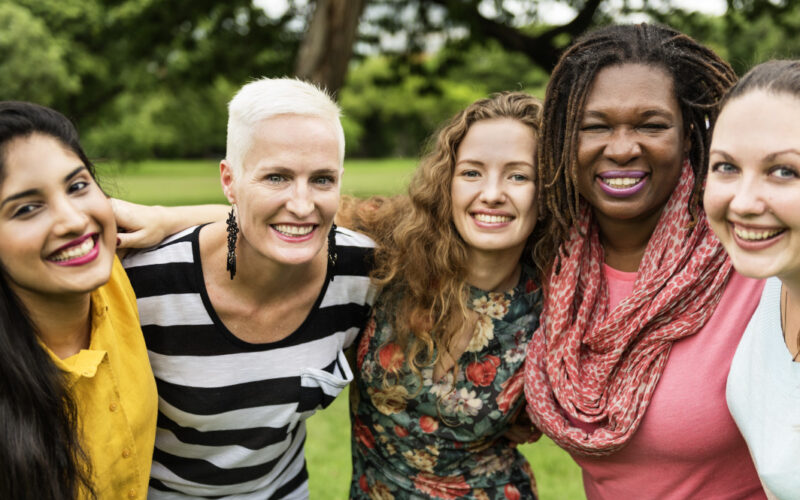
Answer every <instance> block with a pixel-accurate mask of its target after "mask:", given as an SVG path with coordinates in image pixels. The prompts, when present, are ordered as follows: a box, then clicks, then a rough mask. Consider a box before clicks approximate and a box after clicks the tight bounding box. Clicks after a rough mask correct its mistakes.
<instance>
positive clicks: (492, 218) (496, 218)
mask: <svg viewBox="0 0 800 500" xmlns="http://www.w3.org/2000/svg"><path fill="white" fill-rule="evenodd" d="M473 217H474V218H475V220H476V221H478V222H484V223H486V224H498V223H501V222H511V219H512V217H510V216H508V215H489V214H474V215H473Z"/></svg>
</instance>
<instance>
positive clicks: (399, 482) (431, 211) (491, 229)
mask: <svg viewBox="0 0 800 500" xmlns="http://www.w3.org/2000/svg"><path fill="white" fill-rule="evenodd" d="M540 114H541V105H540V103H539V101H538V100H537V99H535V98H533V97H530V96H529V95H527V94H523V93H519V92H515V93H503V94H498V95H495V96H493V97H491V98H489V99H481V100H479V101H477V102H475V103H473V104H472V105H470V106H469V107H467V108H466V109H465V110H463V111H462V112H460V113H458V114H457V115H456V116H455V117H454V118H453V119H452V120H450V122H448V123H447V124H446V125H445V126H444V127H443V128H442V129H441V131H440V132H439V133H438V135H437V139H436V142H435V143H434V145H433V147H432V150H431V152H430V153H429V154H428V156H426V157H425V158H424V159H423V160H422V163H421V165H420V167H419V168H418V169H417V171H416V172H415V175H414V177H413V179H412V181H411V184H410V186H409V196H408V197H407V198H397V199H392V200H389V201H387V202H385V203H384V204H383V205H380V206H377V208H376V205H375V202H374V201H372V202H367V203H366V204H364V205H361V206H360V207H357V208H359V210H357V216H356V217H355V220H354V222H356V227H355V229H361V230H364V231H366V232H367V233H369V234H370V235H371V236H373V238H375V239H376V242H377V245H378V246H377V248H376V253H375V270H374V271H373V273H372V277H373V279H374V280H375V281H376V282H377V284H378V285H379V286H380V287H381V294H380V296H379V298H378V299H377V301H376V305H375V307H374V309H373V314H372V318H371V319H370V321H369V323H368V325H367V327H366V329H365V331H364V332H363V333H362V335H361V338H360V342H359V344H358V350H357V360H356V367H355V371H356V379H357V387H354V388H353V390H352V393H351V394H352V396H353V408H352V425H353V433H352V436H353V445H352V450H353V483H352V486H351V491H350V496H351V498H374V497H376V496H378V497H380V498H391V497H395V498H400V497H402V498H407V497H425V496H430V497H438V498H457V497H464V496H469V497H474V498H520V497H522V498H533V497H534V496H535V485H534V481H533V474H532V472H531V470H530V467H529V465H528V463H527V461H526V460H525V458H524V457H523V456H522V455H521V454H520V453H519V452H518V451H517V450H516V449H515V447H514V443H513V442H512V441H511V440H510V439H509V437H507V436H506V434H507V433H508V432H509V429H510V428H511V425H512V422H513V420H514V419H515V417H516V415H517V413H518V412H519V410H520V409H521V407H522V405H523V403H524V398H522V362H523V358H524V353H525V349H526V346H527V343H528V340H529V339H530V337H531V334H532V333H533V331H534V330H535V328H536V326H537V325H538V311H539V304H540V299H541V291H540V289H539V287H538V284H537V283H538V282H539V280H538V278H537V272H536V271H535V268H534V265H533V261H532V258H531V243H532V242H533V241H535V240H536V239H537V237H536V235H535V231H534V227H535V226H536V223H537V214H538V212H537V209H536V207H537V186H536V183H535V181H534V178H535V172H536V170H535V152H536V143H537V137H538V129H539V120H540ZM350 208H351V209H352V207H350ZM348 211H350V210H344V211H343V212H344V214H343V212H340V214H343V215H345V218H347V217H346V216H347V213H346V212H348ZM358 216H360V217H358Z"/></svg>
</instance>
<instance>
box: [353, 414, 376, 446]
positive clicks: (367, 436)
mask: <svg viewBox="0 0 800 500" xmlns="http://www.w3.org/2000/svg"><path fill="white" fill-rule="evenodd" d="M353 435H355V437H356V441H358V442H359V443H361V444H362V445H364V446H365V447H367V448H369V449H370V450H371V449H373V448H375V438H374V437H373V436H372V432H370V430H369V427H367V426H366V425H364V424H363V423H361V420H360V419H358V418H356V419H355V422H354V423H353Z"/></svg>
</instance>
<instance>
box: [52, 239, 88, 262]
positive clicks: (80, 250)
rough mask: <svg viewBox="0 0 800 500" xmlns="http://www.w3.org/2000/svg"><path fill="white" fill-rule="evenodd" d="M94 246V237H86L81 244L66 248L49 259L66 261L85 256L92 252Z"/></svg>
mask: <svg viewBox="0 0 800 500" xmlns="http://www.w3.org/2000/svg"><path fill="white" fill-rule="evenodd" d="M92 248H94V238H86V239H85V240H83V243H81V244H80V245H78V246H74V247H69V248H65V249H64V250H62V251H60V252H58V253H57V254H55V255H54V256H52V257H50V259H49V260H52V261H54V262H64V261H65V260H72V259H77V258H78V257H83V256H84V255H86V254H88V253H89V252H91V251H92Z"/></svg>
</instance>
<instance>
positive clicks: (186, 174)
mask: <svg viewBox="0 0 800 500" xmlns="http://www.w3.org/2000/svg"><path fill="white" fill-rule="evenodd" d="M415 166H416V161H415V160H410V159H381V160H360V159H359V160H348V161H346V162H345V164H344V175H343V176H342V193H345V194H351V195H354V196H360V197H366V196H369V195H373V194H380V195H391V194H395V193H398V192H401V191H403V189H404V188H405V186H406V185H407V184H408V180H409V178H410V175H411V172H413V171H414V167H415ZM97 172H98V174H99V177H100V183H101V184H102V185H103V188H104V189H105V190H106V192H108V193H109V194H111V195H112V196H114V197H117V198H122V199H124V200H128V201H133V202H136V203H143V204H146V205H197V204H202V203H227V202H226V200H225V197H224V196H223V195H222V188H221V187H220V184H219V162H216V161H213V160H192V161H186V160H150V161H144V162H141V163H128V164H125V165H119V164H115V163H100V164H98V165H97Z"/></svg>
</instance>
